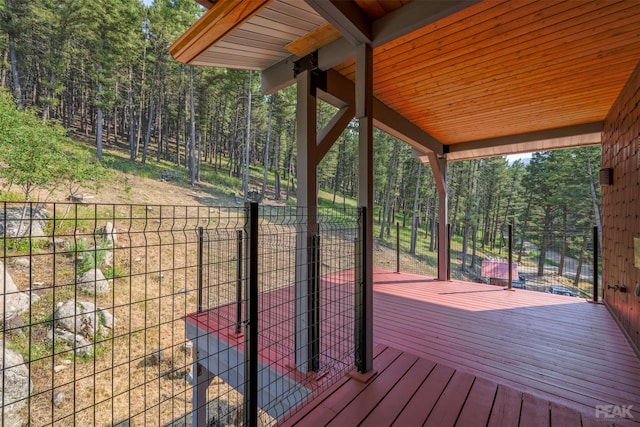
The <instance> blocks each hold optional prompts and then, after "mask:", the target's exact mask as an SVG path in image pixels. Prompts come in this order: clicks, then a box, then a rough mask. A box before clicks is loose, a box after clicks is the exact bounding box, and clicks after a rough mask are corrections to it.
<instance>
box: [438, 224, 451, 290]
mask: <svg viewBox="0 0 640 427" xmlns="http://www.w3.org/2000/svg"><path fill="white" fill-rule="evenodd" d="M438 252H439V251H438ZM447 252H448V256H447V280H451V224H447Z"/></svg>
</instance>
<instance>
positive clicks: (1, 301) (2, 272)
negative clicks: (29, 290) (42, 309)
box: [0, 261, 29, 323]
mask: <svg viewBox="0 0 640 427" xmlns="http://www.w3.org/2000/svg"><path fill="white" fill-rule="evenodd" d="M28 309H29V295H27V294H26V293H24V292H20V291H19V290H18V287H17V286H16V284H15V282H14V281H13V279H12V278H11V276H10V275H9V272H8V271H7V269H6V267H5V265H4V264H3V263H2V261H0V319H2V320H3V323H4V322H6V321H7V320H10V319H13V318H14V317H16V316H17V315H19V314H20V313H24V312H25V311H27V310H28Z"/></svg>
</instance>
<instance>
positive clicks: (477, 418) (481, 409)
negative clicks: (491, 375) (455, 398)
mask: <svg viewBox="0 0 640 427" xmlns="http://www.w3.org/2000/svg"><path fill="white" fill-rule="evenodd" d="M497 390H498V386H497V384H496V383H494V382H491V381H489V380H485V379H484V378H476V379H475V381H474V382H473V386H472V387H471V391H470V392H469V396H468V397H467V401H466V402H465V404H464V407H463V408H462V411H461V412H460V416H459V417H458V420H457V422H456V426H459V427H485V426H486V425H487V421H489V415H490V414H491V406H492V405H493V400H494V398H495V396H496V391H497Z"/></svg>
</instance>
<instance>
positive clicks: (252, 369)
mask: <svg viewBox="0 0 640 427" xmlns="http://www.w3.org/2000/svg"><path fill="white" fill-rule="evenodd" d="M244 232H245V235H246V236H247V245H246V249H245V251H246V272H247V274H245V286H246V289H245V296H246V299H247V300H246V302H245V313H244V315H245V333H244V382H245V384H244V414H243V415H244V423H243V425H245V426H249V427H257V425H258V203H256V202H248V203H246V204H245V223H244Z"/></svg>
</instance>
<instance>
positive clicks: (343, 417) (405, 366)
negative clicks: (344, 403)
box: [328, 353, 418, 427]
mask: <svg viewBox="0 0 640 427" xmlns="http://www.w3.org/2000/svg"><path fill="white" fill-rule="evenodd" d="M417 360H418V357H417V356H414V355H412V354H409V353H402V354H401V355H400V356H399V357H398V358H397V359H395V360H394V361H393V362H392V363H391V364H390V365H389V367H387V368H386V369H385V370H384V371H383V372H380V373H378V375H377V376H376V377H375V378H374V379H373V381H372V382H371V384H370V385H368V386H367V387H366V388H365V389H364V390H363V391H362V393H360V394H359V395H358V396H357V397H356V398H355V399H353V400H352V401H351V403H350V404H349V406H348V407H346V408H345V409H344V410H343V411H341V412H340V414H338V415H337V416H336V417H335V418H334V419H333V420H331V422H330V423H329V424H328V425H330V426H336V427H341V426H346V425H355V424H358V423H359V422H360V421H362V419H363V418H364V417H366V416H367V415H368V414H369V413H370V412H371V411H372V410H373V408H375V407H376V405H377V404H378V402H380V401H381V400H382V399H383V398H384V397H385V395H386V394H387V393H388V392H389V390H390V389H392V388H393V386H395V384H396V383H397V382H398V381H399V380H400V378H402V376H403V375H404V374H405V373H406V372H407V371H408V370H409V369H410V368H411V366H413V364H414V363H415V362H416V361H417ZM374 368H375V369H378V367H377V366H375V364H374Z"/></svg>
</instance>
